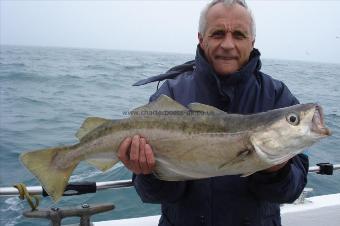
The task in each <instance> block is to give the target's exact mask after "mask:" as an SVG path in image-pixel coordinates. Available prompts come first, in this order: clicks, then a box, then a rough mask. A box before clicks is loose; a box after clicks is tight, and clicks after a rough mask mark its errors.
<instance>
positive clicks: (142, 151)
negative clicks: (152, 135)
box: [139, 138, 148, 174]
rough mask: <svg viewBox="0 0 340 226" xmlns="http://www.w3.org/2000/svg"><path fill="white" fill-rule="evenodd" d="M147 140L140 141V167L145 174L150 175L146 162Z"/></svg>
mask: <svg viewBox="0 0 340 226" xmlns="http://www.w3.org/2000/svg"><path fill="white" fill-rule="evenodd" d="M145 144H146V141H145V138H141V139H140V146H139V150H140V152H139V165H140V168H141V170H142V173H143V174H147V173H148V163H147V162H146V156H145Z"/></svg>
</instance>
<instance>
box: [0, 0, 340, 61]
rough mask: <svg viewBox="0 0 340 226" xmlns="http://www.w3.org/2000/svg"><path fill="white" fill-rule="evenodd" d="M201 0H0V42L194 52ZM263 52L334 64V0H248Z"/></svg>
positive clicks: (338, 16) (338, 21)
mask: <svg viewBox="0 0 340 226" xmlns="http://www.w3.org/2000/svg"><path fill="white" fill-rule="evenodd" d="M207 2H208V1H206V0H196V1H188V0H182V1H181V0H172V1H163V0H158V1H156V0H153V1H151V0H150V1H145V0H139V1H131V0H125V1H118V0H106V1H98V0H87V1H81V0H68V1H59V0H36V1H31V0H0V44H1V45H34V46H60V47H80V48H96V49H119V50H137V51H149V52H171V53H189V54H194V53H195V49H196V45H197V43H198V40H197V27H198V18H199V14H200V11H201V9H202V8H203V6H204V5H205V4H206V3H207ZM247 3H248V5H249V7H250V8H251V9H252V12H253V14H254V17H255V21H256V30H257V34H256V41H255V47H256V48H258V49H259V50H260V51H261V54H262V57H263V58H271V59H289V60H302V61H314V62H328V63H339V64H340V54H339V53H340V13H339V9H340V1H326V0H321V1H313V0H303V1H297V0H290V1H287V0H284V1H279V0H262V1H261V0H248V1H247Z"/></svg>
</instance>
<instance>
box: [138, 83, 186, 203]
mask: <svg viewBox="0 0 340 226" xmlns="http://www.w3.org/2000/svg"><path fill="white" fill-rule="evenodd" d="M161 94H164V95H167V96H169V97H172V96H173V95H172V93H171V90H170V88H169V85H168V82H167V81H165V82H164V83H163V85H162V86H161V87H160V89H159V90H157V92H156V93H155V94H153V95H152V96H151V97H150V101H153V100H155V99H157V98H158V97H159V96H160V95H161ZM132 181H133V183H134V186H135V189H136V191H137V193H138V195H139V196H140V198H141V199H142V201H143V202H147V203H174V202H176V201H177V200H178V199H179V198H180V197H181V196H182V195H183V193H184V192H185V188H186V182H184V181H162V180H159V179H157V178H156V177H155V176H154V175H153V174H149V175H143V174H140V175H135V174H134V175H133V176H132Z"/></svg>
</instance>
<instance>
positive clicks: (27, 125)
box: [0, 46, 340, 226]
mask: <svg viewBox="0 0 340 226" xmlns="http://www.w3.org/2000/svg"><path fill="white" fill-rule="evenodd" d="M193 58H194V56H193V55H183V54H167V53H151V52H127V51H115V50H95V49H72V48H52V47H19V46H1V48H0V170H1V171H0V186H1V187H8V186H12V185H14V184H16V183H20V182H23V183H25V184H26V185H29V186H32V185H39V183H38V181H37V180H36V179H35V178H34V177H33V176H32V175H31V174H30V173H29V172H28V171H27V170H26V169H25V168H24V167H23V166H22V165H21V163H20V162H19V155H20V153H22V152H24V151H28V150H34V149H40V148H46V147H52V146H58V145H66V144H73V143H76V142H77V139H76V138H75V136H74V134H75V133H76V131H77V129H78V128H79V126H80V125H81V123H82V121H83V120H84V119H85V118H86V117H88V116H98V117H104V118H112V119H114V118H123V117H126V116H125V115H124V112H127V111H129V110H131V109H133V108H135V107H137V106H140V105H143V104H145V103H147V102H148V99H149V96H150V95H151V94H152V93H154V92H155V90H156V88H157V83H152V84H148V85H145V86H141V87H133V86H132V84H133V83H134V82H136V81H138V80H140V79H144V78H147V77H150V76H153V75H157V74H160V73H162V72H165V71H166V70H168V69H169V68H171V67H173V66H175V65H178V64H181V63H184V62H186V61H189V60H192V59H193ZM262 63H263V66H262V71H263V72H265V73H267V74H270V75H271V76H273V77H274V78H277V79H280V80H282V81H284V82H285V84H286V85H287V86H288V87H289V88H290V90H291V91H292V93H293V94H294V95H295V96H296V97H297V98H298V99H299V100H300V102H301V103H307V102H318V103H320V104H321V105H322V106H323V107H324V111H325V118H326V124H327V125H328V126H329V127H330V128H331V130H332V131H333V136H332V137H330V138H327V139H324V140H322V141H321V142H320V143H318V144H316V145H315V146H313V147H312V148H310V150H309V151H308V153H307V154H308V155H309V157H310V163H311V165H314V164H315V163H319V162H332V163H340V139H339V138H340V90H339V89H340V88H339V87H340V64H326V63H312V62H300V61H283V60H270V59H264V60H263V62H262ZM130 178H131V174H130V172H129V171H127V170H126V169H125V168H124V167H123V166H122V165H121V164H118V166H115V167H113V168H112V169H110V170H109V171H108V172H106V173H101V172H100V171H98V170H96V169H95V168H93V167H91V166H90V165H88V164H86V163H81V164H80V165H79V166H78V167H77V169H76V170H75V172H74V173H73V176H72V177H71V181H93V182H100V181H111V180H121V179H130ZM307 187H312V188H313V189H314V190H313V192H312V193H311V195H323V194H330V193H337V192H340V172H339V171H338V172H335V174H334V175H333V176H320V175H317V174H313V173H311V174H310V175H309V176H308V185H307ZM82 203H89V204H90V205H91V204H96V203H113V204H115V206H116V208H115V210H114V211H111V212H108V213H103V214H99V215H97V216H94V217H93V218H92V220H94V221H100V220H110V219H120V218H130V217H140V216H147V215H156V214H159V213H160V210H159V208H160V207H159V205H156V204H144V203H142V202H141V201H140V199H139V197H138V195H137V194H136V192H135V190H134V188H123V189H115V190H113V189H111V190H106V191H100V192H97V193H96V194H86V195H82V196H72V197H63V198H62V199H61V201H60V202H59V203H58V204H54V203H53V202H52V201H51V200H50V198H48V197H47V198H43V199H42V200H41V204H40V208H51V207H60V208H70V207H72V206H78V205H80V204H82ZM25 210H29V206H28V204H27V203H26V201H21V200H20V199H19V198H18V197H0V225H5V226H10V225H25V226H26V225H48V222H47V221H46V220H39V219H28V218H25V217H23V216H22V215H21V214H22V212H23V211H25ZM76 222H78V219H74V218H73V219H70V220H65V221H63V223H65V224H68V223H76Z"/></svg>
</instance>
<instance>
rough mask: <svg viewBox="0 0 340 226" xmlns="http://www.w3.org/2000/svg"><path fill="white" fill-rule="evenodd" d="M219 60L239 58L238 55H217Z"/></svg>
mask: <svg viewBox="0 0 340 226" xmlns="http://www.w3.org/2000/svg"><path fill="white" fill-rule="evenodd" d="M216 59H217V60H237V57H236V56H216Z"/></svg>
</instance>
